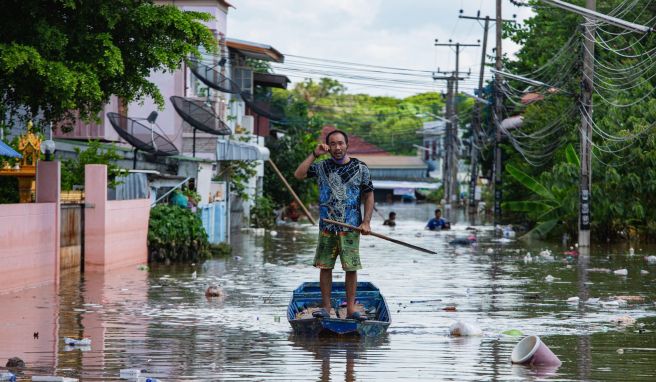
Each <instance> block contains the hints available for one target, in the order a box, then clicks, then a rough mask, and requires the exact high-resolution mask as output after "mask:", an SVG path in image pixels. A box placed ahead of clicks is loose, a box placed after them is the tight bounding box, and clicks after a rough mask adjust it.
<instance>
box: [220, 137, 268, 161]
mask: <svg viewBox="0 0 656 382" xmlns="http://www.w3.org/2000/svg"><path fill="white" fill-rule="evenodd" d="M267 159H269V149H267V148H266V147H262V146H258V145H255V144H252V143H246V142H237V141H227V140H225V139H219V141H218V144H217V146H216V160H267Z"/></svg>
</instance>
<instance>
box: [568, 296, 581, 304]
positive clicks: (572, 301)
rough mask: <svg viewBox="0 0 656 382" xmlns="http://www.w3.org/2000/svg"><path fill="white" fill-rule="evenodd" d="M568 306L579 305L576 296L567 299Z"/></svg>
mask: <svg viewBox="0 0 656 382" xmlns="http://www.w3.org/2000/svg"><path fill="white" fill-rule="evenodd" d="M567 303H568V304H577V305H578V303H579V298H578V297H577V296H574V297H570V298H568V299H567Z"/></svg>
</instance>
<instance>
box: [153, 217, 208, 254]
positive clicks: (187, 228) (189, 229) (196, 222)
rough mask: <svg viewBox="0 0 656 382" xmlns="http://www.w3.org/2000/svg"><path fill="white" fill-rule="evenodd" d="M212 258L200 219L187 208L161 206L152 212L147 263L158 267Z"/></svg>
mask: <svg viewBox="0 0 656 382" xmlns="http://www.w3.org/2000/svg"><path fill="white" fill-rule="evenodd" d="M210 257H212V252H211V251H210V243H209V242H208V241H207V233H206V232H205V229H204V228H203V223H202V222H201V220H200V218H199V217H198V216H197V215H196V214H194V213H193V212H191V210H189V209H186V208H181V207H177V206H169V205H158V206H156V207H154V208H153V209H151V210H150V220H149V222H148V259H149V261H153V262H159V263H172V262H173V263H180V262H189V263H191V262H200V261H204V260H206V259H208V258H210Z"/></svg>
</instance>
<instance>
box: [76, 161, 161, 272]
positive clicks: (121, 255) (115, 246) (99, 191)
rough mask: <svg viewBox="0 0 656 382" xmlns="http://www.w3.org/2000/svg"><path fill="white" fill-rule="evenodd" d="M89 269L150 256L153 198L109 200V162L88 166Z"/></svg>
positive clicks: (86, 246)
mask: <svg viewBox="0 0 656 382" xmlns="http://www.w3.org/2000/svg"><path fill="white" fill-rule="evenodd" d="M84 177H85V180H84V189H85V201H86V203H87V205H88V206H89V207H88V208H87V209H86V211H85V230H84V267H85V271H91V272H94V271H101V272H102V271H109V270H112V269H115V268H119V267H124V266H128V265H137V264H143V263H145V262H146V261H147V260H148V248H147V238H148V218H149V216H150V199H135V200H114V201H108V200H107V166H105V165H86V166H85V169H84Z"/></svg>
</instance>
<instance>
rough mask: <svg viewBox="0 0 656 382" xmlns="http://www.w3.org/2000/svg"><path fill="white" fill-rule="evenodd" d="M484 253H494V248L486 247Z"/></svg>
mask: <svg viewBox="0 0 656 382" xmlns="http://www.w3.org/2000/svg"><path fill="white" fill-rule="evenodd" d="M485 253H487V254H488V255H491V254H493V253H494V249H492V248H488V249H486V250H485Z"/></svg>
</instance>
